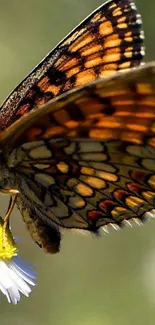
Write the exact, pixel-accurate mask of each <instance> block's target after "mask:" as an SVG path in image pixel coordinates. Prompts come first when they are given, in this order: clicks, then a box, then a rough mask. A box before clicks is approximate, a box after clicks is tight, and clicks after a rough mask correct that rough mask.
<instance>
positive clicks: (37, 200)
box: [9, 139, 155, 233]
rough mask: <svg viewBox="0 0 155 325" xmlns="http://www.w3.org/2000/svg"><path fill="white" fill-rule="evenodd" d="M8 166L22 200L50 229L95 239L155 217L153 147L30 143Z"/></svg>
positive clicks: (83, 142) (114, 143)
mask: <svg viewBox="0 0 155 325" xmlns="http://www.w3.org/2000/svg"><path fill="white" fill-rule="evenodd" d="M15 155H18V157H22V160H21V162H17V161H15V160H14V156H15ZM13 164H14V166H13ZM9 165H10V166H11V167H14V172H15V174H16V180H17V183H18V180H19V184H18V186H19V189H20V193H21V194H20V196H21V198H22V199H23V200H24V201H25V204H26V205H27V206H32V207H33V206H35V211H37V214H38V216H40V218H42V219H43V220H45V219H46V222H47V224H50V221H51V222H52V223H54V224H56V225H57V226H60V227H63V228H68V229H69V228H76V229H83V230H89V231H92V232H94V233H96V232H98V229H99V228H101V227H105V226H106V225H109V224H110V225H113V226H120V227H121V226H123V225H125V223H126V222H129V221H130V220H135V221H136V222H137V221H138V220H139V221H144V220H145V218H147V217H149V216H151V215H153V213H154V209H155V192H154V190H155V185H154V184H155V174H154V171H155V148H152V147H150V146H141V145H134V144H130V145H129V144H128V143H126V144H124V142H123V143H122V141H116V140H113V141H106V142H102V141H100V140H92V141H87V140H72V141H71V140H69V139H66V140H57V141H54V142H53V141H52V140H47V141H38V142H30V143H27V144H23V145H22V146H21V147H20V148H19V149H17V150H16V152H14V154H12V156H10V160H9ZM22 193H24V196H23V194H22Z"/></svg>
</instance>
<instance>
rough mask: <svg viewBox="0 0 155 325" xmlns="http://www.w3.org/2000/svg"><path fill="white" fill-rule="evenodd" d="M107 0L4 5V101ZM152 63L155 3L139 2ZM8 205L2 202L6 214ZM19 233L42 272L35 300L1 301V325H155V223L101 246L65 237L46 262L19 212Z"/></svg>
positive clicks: (24, 250) (0, 78)
mask: <svg viewBox="0 0 155 325" xmlns="http://www.w3.org/2000/svg"><path fill="white" fill-rule="evenodd" d="M101 3H102V1H101V0H83V1H82V0H78V1H75V0H72V1H71V0H57V1H52V0H26V1H21V0H13V1H12V0H6V1H2V0H0V101H1V102H2V101H3V100H4V99H5V97H6V96H7V95H8V93H9V92H10V91H11V90H12V89H13V88H14V87H15V86H16V85H17V84H18V83H19V82H20V81H21V80H22V78H23V77H24V76H25V75H26V74H27V73H28V72H29V71H30V70H31V69H32V68H33V67H34V66H35V65H36V64H37V63H38V62H39V61H40V60H41V59H42V57H43V56H45V55H46V54H47V52H48V51H50V50H51V49H52V47H54V46H55V45H56V44H57V43H58V42H59V41H60V40H61V39H62V38H63V37H64V36H65V35H66V34H67V33H68V32H69V31H70V30H71V29H72V28H73V27H75V26H76V24H77V23H79V22H80V21H81V20H82V19H84V18H85V17H86V16H87V15H88V14H89V13H90V12H91V11H92V10H94V9H95V8H96V7H97V6H99V5H101ZM136 5H137V6H138V8H139V11H140V12H141V14H142V17H143V22H144V29H145V35H146V48H147V55H146V60H147V61H149V60H153V59H155V20H154V16H155V1H154V0H152V1H151V0H148V1H146V0H139V1H138V0H137V1H136ZM7 203H8V198H7V197H6V196H4V195H0V214H1V215H3V214H4V213H5V210H6V208H7ZM12 227H13V230H14V234H16V235H17V236H19V237H20V238H21V239H22V242H21V244H20V247H21V254H22V256H23V258H24V259H27V260H28V261H31V262H32V263H33V264H35V265H36V267H37V272H38V281H37V287H35V288H34V290H33V292H32V294H31V296H30V298H28V299H27V298H24V297H23V298H22V300H21V302H20V303H19V304H18V305H17V306H12V305H9V304H8V303H7V301H6V299H5V297H2V295H0V324H2V325H10V324H11V325H44V324H46V325H60V324H62V325H73V324H74V325H81V324H85V325H104V324H105V325H124V324H125V325H131V324H132V325H138V324H141V325H145V324H147V325H153V324H154V323H155V235H154V234H155V221H152V222H150V223H148V224H146V225H145V226H143V227H136V228H133V229H131V228H126V229H125V230H123V231H120V232H114V231H113V232H112V233H110V234H109V235H103V236H102V237H101V238H99V239H94V238H93V237H91V236H82V235H80V234H75V233H69V232H68V233H66V235H65V236H64V238H63V241H62V248H61V252H60V253H59V254H57V255H55V256H50V255H46V254H45V253H43V252H42V251H41V249H39V248H38V247H37V246H36V245H35V244H34V243H33V242H32V240H31V239H30V236H29V234H28V232H27V231H26V228H25V225H24V223H23V222H22V220H21V216H20V214H19V212H18V211H16V210H15V211H14V213H13V218H12Z"/></svg>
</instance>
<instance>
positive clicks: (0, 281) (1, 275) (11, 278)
mask: <svg viewBox="0 0 155 325" xmlns="http://www.w3.org/2000/svg"><path fill="white" fill-rule="evenodd" d="M35 278H36V274H35V272H34V271H33V270H32V269H28V268H27V263H24V262H23V261H22V260H21V258H19V257H17V256H16V258H15V257H13V258H12V259H11V260H9V261H7V262H5V261H3V260H0V291H1V292H2V293H3V294H4V295H5V296H6V298H7V300H8V302H9V303H10V302H12V303H13V304H17V303H18V302H19V301H20V292H21V293H22V294H24V295H25V296H26V297H28V296H29V294H30V292H31V291H32V290H31V288H30V286H29V284H30V285H33V286H34V285H35V282H34V279H35Z"/></svg>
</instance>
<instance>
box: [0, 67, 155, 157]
mask: <svg viewBox="0 0 155 325" xmlns="http://www.w3.org/2000/svg"><path fill="white" fill-rule="evenodd" d="M154 69H155V68H154V64H150V65H149V64H148V65H145V66H144V67H140V68H139V69H138V68H137V69H136V70H132V71H129V72H126V73H123V74H121V73H120V74H117V76H114V77H113V78H108V79H106V80H102V79H100V80H98V81H96V82H94V83H91V84H89V85H87V86H85V87H84V88H83V87H82V88H79V89H77V90H74V91H71V92H68V93H67V94H65V95H62V96H60V97H59V98H57V100H55V99H54V100H52V101H51V102H49V103H47V104H46V105H44V106H43V107H41V108H38V110H33V111H32V112H30V113H29V114H28V115H27V116H24V117H23V118H21V119H20V120H18V121H17V122H15V123H14V124H13V125H11V126H10V127H9V128H8V129H7V132H2V133H1V135H0V139H1V141H0V145H1V147H2V148H3V150H6V149H7V150H8V151H9V150H12V148H14V147H16V146H17V143H18V145H19V144H22V143H25V142H31V141H36V140H43V139H44V140H47V139H53V140H54V139H58V138H64V137H68V138H88V139H101V140H110V139H112V140H113V139H118V140H122V141H128V142H130V141H131V142H132V143H137V144H143V143H148V144H150V145H152V146H155V140H154V119H155V73H154Z"/></svg>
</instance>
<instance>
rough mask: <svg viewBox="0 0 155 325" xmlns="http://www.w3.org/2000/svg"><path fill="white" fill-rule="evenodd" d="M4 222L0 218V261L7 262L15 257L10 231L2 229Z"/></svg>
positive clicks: (14, 245) (14, 247)
mask: <svg viewBox="0 0 155 325" xmlns="http://www.w3.org/2000/svg"><path fill="white" fill-rule="evenodd" d="M3 225H4V220H3V219H2V218H1V217H0V260H4V261H8V260H10V259H11V258H12V257H13V256H16V255H17V247H16V243H15V241H14V239H13V236H12V233H11V230H10V229H9V227H7V228H6V229H5V230H4V228H3Z"/></svg>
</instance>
